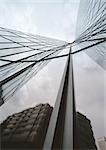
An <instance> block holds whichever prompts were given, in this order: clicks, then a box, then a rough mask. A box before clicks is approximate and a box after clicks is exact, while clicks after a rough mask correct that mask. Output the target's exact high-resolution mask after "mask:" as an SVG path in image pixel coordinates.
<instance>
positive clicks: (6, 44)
mask: <svg viewBox="0 0 106 150" xmlns="http://www.w3.org/2000/svg"><path fill="white" fill-rule="evenodd" d="M67 46H68V43H67V42H64V41H60V40H55V39H50V38H46V37H42V36H38V35H33V34H26V33H22V32H19V31H15V30H9V29H5V28H0V87H1V94H0V96H1V100H0V101H1V104H2V103H4V102H5V101H7V100H8V99H9V98H11V96H12V95H13V94H14V93H15V91H17V89H19V88H20V87H22V85H24V83H26V82H27V81H28V80H29V79H30V78H31V77H32V76H34V75H35V74H36V73H37V72H38V71H39V70H40V69H41V68H43V67H44V66H45V65H46V64H47V63H48V62H49V61H50V59H49V58H50V57H53V56H56V55H57V54H59V53H60V52H61V51H62V50H63V49H64V48H66V47H67ZM44 59H47V60H46V61H44Z"/></svg>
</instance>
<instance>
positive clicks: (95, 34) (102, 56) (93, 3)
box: [73, 0, 106, 70]
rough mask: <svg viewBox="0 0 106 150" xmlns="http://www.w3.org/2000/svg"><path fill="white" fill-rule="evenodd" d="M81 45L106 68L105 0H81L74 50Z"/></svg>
mask: <svg viewBox="0 0 106 150" xmlns="http://www.w3.org/2000/svg"><path fill="white" fill-rule="evenodd" d="M79 47H80V48H81V49H82V51H83V50H84V51H85V52H86V54H87V55H89V56H90V57H91V58H92V59H93V60H94V61H95V62H96V63H97V64H99V65H100V66H101V67H102V68H103V69H105V70H106V1H105V0H86V1H83V0H82V1H80V6H79V12H78V18H77V28H76V40H75V41H74V43H73V51H76V50H78V49H79ZM88 48H89V49H88Z"/></svg>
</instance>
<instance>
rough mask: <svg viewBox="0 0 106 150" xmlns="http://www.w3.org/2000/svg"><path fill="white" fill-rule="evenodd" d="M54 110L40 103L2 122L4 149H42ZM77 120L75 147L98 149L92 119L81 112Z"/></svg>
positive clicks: (2, 145) (77, 114) (77, 115)
mask: <svg viewBox="0 0 106 150" xmlns="http://www.w3.org/2000/svg"><path fill="white" fill-rule="evenodd" d="M52 110H53V108H52V107H51V106H50V105H49V104H39V105H37V106H36V107H33V108H29V109H26V110H24V111H22V112H20V113H17V114H14V115H12V116H9V117H8V118H7V119H6V120H5V121H4V122H3V123H2V124H1V147H2V149H30V150H31V149H35V148H36V149H41V148H42V147H43V143H44V140H45V135H46V131H47V127H48V124H49V120H50V116H51V113H52ZM76 122H77V124H76V131H77V142H75V145H74V146H75V149H81V150H82V149H83V150H85V149H93V150H94V149H96V145H95V139H94V136H93V131H92V127H91V123H90V120H89V119H87V118H86V116H84V115H82V114H81V113H76ZM60 129H61V126H60ZM58 138H59V137H58ZM58 142H59V139H58V140H57V143H58ZM55 147H56V145H55Z"/></svg>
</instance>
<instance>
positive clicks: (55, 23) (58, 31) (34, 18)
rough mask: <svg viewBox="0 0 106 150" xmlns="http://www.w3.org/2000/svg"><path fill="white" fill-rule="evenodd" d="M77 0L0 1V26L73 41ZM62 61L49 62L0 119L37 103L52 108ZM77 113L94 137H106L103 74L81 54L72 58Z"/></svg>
mask: <svg viewBox="0 0 106 150" xmlns="http://www.w3.org/2000/svg"><path fill="white" fill-rule="evenodd" d="M78 6H79V0H39V1H37V0H0V26H2V27H7V28H10V29H16V30H21V31H24V32H29V33H33V34H40V35H44V36H47V37H53V38H57V39H60V40H64V41H73V40H74V38H75V28H76V19H77V11H78ZM65 61H66V58H60V59H58V60H52V61H51V62H50V63H49V64H48V65H47V66H46V67H44V68H43V69H42V70H41V71H40V72H39V73H38V74H37V75H36V76H35V77H33V78H32V79H31V80H30V81H29V82H28V83H27V84H26V85H25V86H23V88H21V89H20V90H19V91H18V92H17V93H16V94H15V95H14V96H13V97H12V98H11V100H9V101H8V102H6V103H5V104H4V105H3V106H1V107H0V120H1V121H2V120H3V119H5V118H6V117H7V116H8V115H10V114H13V113H14V112H19V111H21V110H23V109H26V108H29V107H32V106H35V105H36V104H37V103H45V102H49V103H50V104H51V105H54V103H55V99H56V94H57V91H58V88H59V83H60V81H61V76H62V73H63V70H64V66H65ZM73 61H74V73H75V95H76V106H77V110H78V111H80V112H82V113H83V114H85V115H86V116H87V117H88V118H89V119H91V121H92V124H93V128H94V130H95V134H96V136H97V137H101V136H103V135H106V129H105V125H104V122H105V121H106V120H105V118H106V116H105V114H106V112H105V110H106V108H105V106H106V101H105V98H106V96H105V92H104V91H105V88H106V85H105V82H104V81H105V75H106V74H105V72H104V70H103V69H102V68H101V67H100V66H99V65H97V64H96V63H95V62H94V61H93V60H92V59H91V58H90V57H88V56H87V55H86V54H85V53H80V54H77V55H76V56H74V57H73Z"/></svg>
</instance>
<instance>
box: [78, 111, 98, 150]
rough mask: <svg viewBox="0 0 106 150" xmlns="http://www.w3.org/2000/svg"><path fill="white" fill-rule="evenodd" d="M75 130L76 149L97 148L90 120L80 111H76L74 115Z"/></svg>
mask: <svg viewBox="0 0 106 150" xmlns="http://www.w3.org/2000/svg"><path fill="white" fill-rule="evenodd" d="M76 130H77V145H76V148H78V149H84V150H86V149H89V150H90V149H92V150H94V149H97V148H96V144H95V139H94V136H93V132H92V126H91V123H90V120H89V119H87V118H86V116H84V115H82V114H81V113H77V117H76Z"/></svg>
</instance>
